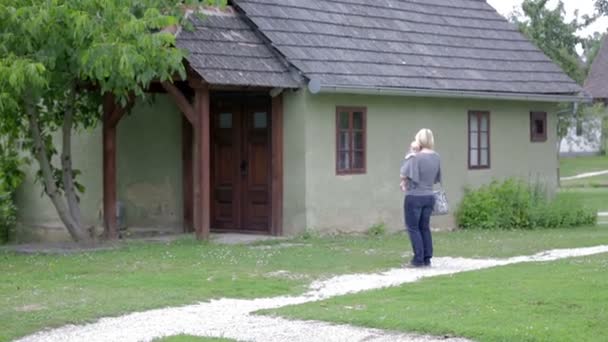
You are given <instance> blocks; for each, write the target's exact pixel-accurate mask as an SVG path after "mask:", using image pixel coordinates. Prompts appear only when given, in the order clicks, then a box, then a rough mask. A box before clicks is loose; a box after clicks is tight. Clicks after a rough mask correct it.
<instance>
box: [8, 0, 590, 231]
mask: <svg viewBox="0 0 608 342" xmlns="http://www.w3.org/2000/svg"><path fill="white" fill-rule="evenodd" d="M204 13H205V14H206V18H205V20H203V21H199V19H198V17H197V16H191V20H192V22H193V23H194V30H178V31H177V32H176V34H177V44H178V46H179V47H180V48H183V49H187V50H188V51H189V52H190V54H189V57H188V58H187V60H186V61H185V63H186V65H187V69H188V75H189V76H188V80H185V81H181V80H176V81H175V82H174V83H173V84H166V83H165V84H154V85H152V86H151V87H150V93H153V94H154V99H155V100H154V101H153V102H151V103H147V102H146V103H144V102H141V103H135V104H134V107H133V109H132V110H131V112H130V115H124V116H122V112H123V111H121V110H120V108H118V107H116V105H114V103H113V101H112V99H111V98H109V97H108V98H107V99H106V102H105V103H104V123H103V127H99V129H98V130H95V131H93V132H83V133H81V134H79V135H78V136H77V137H75V140H76V142H75V146H74V153H75V158H74V159H75V160H74V163H75V165H76V167H77V168H79V169H81V170H82V171H83V175H82V177H81V182H82V183H84V184H85V186H86V187H87V191H86V193H85V194H84V195H83V196H82V207H83V213H84V216H85V217H86V220H87V222H88V223H89V224H90V225H91V226H95V227H102V226H104V225H105V226H106V228H107V229H108V231H109V233H110V237H117V236H118V234H119V232H120V229H121V228H123V227H121V226H122V225H124V226H126V227H129V228H139V229H140V230H146V229H151V230H154V229H157V230H158V229H165V230H169V231H172V232H183V231H186V232H193V231H195V232H196V233H197V234H198V236H199V237H206V236H207V234H208V233H209V232H210V231H216V232H245V233H258V234H272V235H294V234H299V233H302V232H304V231H305V230H306V229H313V230H318V231H322V232H362V231H365V230H367V229H368V228H369V227H370V226H372V225H374V224H377V223H381V222H382V223H385V224H386V225H387V226H388V227H389V228H390V229H393V230H398V229H402V227H403V222H402V221H403V216H402V215H403V214H402V200H403V194H402V193H401V192H400V189H399V186H398V185H399V176H398V170H399V167H400V165H401V162H402V158H403V155H404V153H405V152H406V149H407V147H408V145H409V143H410V141H411V140H412V138H413V136H414V134H415V133H416V132H417V131H418V130H419V129H420V128H430V129H432V130H433V131H434V132H435V135H436V145H437V146H436V149H437V150H438V152H439V153H440V154H441V156H442V162H443V169H444V182H445V184H444V185H445V187H446V190H447V193H448V196H449V198H450V200H451V203H452V205H453V206H455V205H456V203H457V202H458V200H459V199H460V198H461V196H462V194H463V189H464V187H466V186H478V185H480V184H484V183H487V182H490V181H491V180H493V179H500V178H505V177H512V176H515V177H521V178H523V179H526V180H531V181H539V182H543V183H545V184H546V185H548V186H549V187H550V188H554V187H555V186H556V183H557V169H558V162H557V137H556V105H557V104H558V103H559V102H573V101H579V100H580V97H579V93H580V92H581V88H580V87H579V86H578V85H577V84H576V83H575V82H573V81H572V80H571V79H569V78H568V77H567V76H566V75H565V74H564V73H563V72H562V70H560V69H559V67H558V66H556V65H555V64H553V63H552V62H551V61H550V60H549V58H547V57H546V56H545V55H544V54H543V53H542V52H541V51H540V50H539V49H538V48H536V47H535V46H534V45H533V44H531V43H530V42H529V41H527V40H526V39H525V38H524V37H523V36H522V35H521V34H520V33H519V32H518V31H517V29H516V28H515V27H514V26H513V25H511V24H509V23H508V22H507V21H506V20H505V19H504V18H503V17H501V16H500V15H499V14H498V13H497V12H496V11H495V10H494V9H493V8H492V7H491V6H490V5H488V4H487V3H486V2H485V1H480V0H376V1H367V0H281V1H274V0H234V1H230V6H228V7H227V8H223V9H214V8H206V9H204ZM33 173H34V171H32V172H31V174H33ZM31 174H30V176H31ZM40 193H41V190H40V188H39V185H34V184H33V181H32V177H29V178H28V182H27V183H26V185H25V186H24V187H23V188H22V189H21V191H20V193H19V195H18V201H19V205H20V208H21V223H22V227H23V229H22V230H21V231H22V232H24V234H25V232H28V235H29V236H37V238H41V239H46V240H50V239H57V238H67V233H65V230H64V228H63V227H62V225H61V223H60V221H59V220H58V219H57V217H56V214H55V212H54V210H53V208H52V206H51V205H50V202H49V201H48V200H47V199H46V198H44V197H41V196H40ZM116 216H119V217H120V218H121V220H120V221H119V222H117V220H116V219H115V218H116ZM432 225H433V226H434V227H436V228H451V227H453V226H454V223H453V220H452V218H451V217H449V216H446V217H438V218H436V219H434V221H433V223H432Z"/></svg>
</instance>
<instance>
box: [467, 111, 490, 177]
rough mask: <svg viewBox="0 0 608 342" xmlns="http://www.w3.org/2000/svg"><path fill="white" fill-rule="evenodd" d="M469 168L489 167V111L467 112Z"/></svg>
mask: <svg viewBox="0 0 608 342" xmlns="http://www.w3.org/2000/svg"><path fill="white" fill-rule="evenodd" d="M468 152H469V153H468V154H469V169H489V168H490V112H481V111H470V112H469V151H468Z"/></svg>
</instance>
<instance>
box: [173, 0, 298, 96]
mask: <svg viewBox="0 0 608 342" xmlns="http://www.w3.org/2000/svg"><path fill="white" fill-rule="evenodd" d="M203 14H204V19H203V20H200V19H199V18H198V16H196V15H192V16H190V20H191V22H192V24H193V25H194V29H193V30H181V31H180V32H179V33H178V35H177V39H176V40H177V42H176V44H177V46H178V47H180V48H183V49H186V50H188V51H189V52H190V54H189V56H188V57H187V58H186V59H187V60H188V62H189V64H190V66H191V67H192V68H194V70H196V71H197V72H198V73H199V74H200V75H201V76H202V77H203V78H204V79H205V80H206V81H207V82H209V83H210V84H214V85H229V86H231V85H234V86H259V87H281V88H297V87H299V86H300V83H299V82H297V81H296V79H294V77H292V74H291V73H290V70H289V65H288V63H287V62H285V61H283V60H281V58H280V56H279V55H278V54H277V52H276V51H275V50H273V49H272V47H271V46H269V44H267V43H265V42H264V40H263V38H262V36H261V35H260V34H259V33H257V32H256V31H254V29H253V28H252V27H251V26H250V25H248V24H247V23H246V22H245V19H244V18H243V17H242V15H241V14H238V13H236V12H235V11H234V10H233V9H232V8H230V7H227V8H225V9H222V10H217V9H215V10H214V9H206V10H205V11H204V13H203Z"/></svg>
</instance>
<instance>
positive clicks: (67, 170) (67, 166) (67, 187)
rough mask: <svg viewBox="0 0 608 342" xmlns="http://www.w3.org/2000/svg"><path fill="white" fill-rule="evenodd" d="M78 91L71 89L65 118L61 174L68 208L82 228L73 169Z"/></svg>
mask: <svg viewBox="0 0 608 342" xmlns="http://www.w3.org/2000/svg"><path fill="white" fill-rule="evenodd" d="M75 101H76V91H75V89H71V93H70V94H69V97H68V104H67V105H68V106H67V109H66V112H65V115H64V118H63V132H62V133H63V144H62V152H61V173H62V177H63V188H64V189H63V191H64V192H65V197H66V200H67V202H68V208H69V210H70V214H71V216H72V219H73V220H74V223H76V225H78V226H79V227H82V215H81V212H80V204H79V201H78V197H77V195H76V188H75V186H74V170H73V169H72V126H73V121H74V105H75Z"/></svg>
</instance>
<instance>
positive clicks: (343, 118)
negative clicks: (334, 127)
mask: <svg viewBox="0 0 608 342" xmlns="http://www.w3.org/2000/svg"><path fill="white" fill-rule="evenodd" d="M348 114H349V113H348V112H340V129H349V128H350V126H349V124H348V120H349V115H348Z"/></svg>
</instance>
